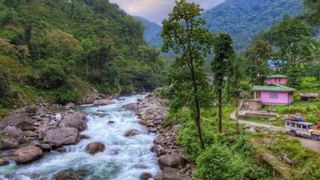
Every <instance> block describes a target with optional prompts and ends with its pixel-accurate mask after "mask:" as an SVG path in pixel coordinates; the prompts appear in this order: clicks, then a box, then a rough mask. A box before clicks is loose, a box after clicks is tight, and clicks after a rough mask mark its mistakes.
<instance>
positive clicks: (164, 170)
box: [136, 93, 194, 180]
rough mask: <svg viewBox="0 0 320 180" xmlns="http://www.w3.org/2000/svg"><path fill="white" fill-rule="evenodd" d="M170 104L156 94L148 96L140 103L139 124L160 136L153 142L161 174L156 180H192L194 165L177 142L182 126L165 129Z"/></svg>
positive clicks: (138, 109)
mask: <svg viewBox="0 0 320 180" xmlns="http://www.w3.org/2000/svg"><path fill="white" fill-rule="evenodd" d="M167 105H168V102H167V101H166V100H164V99H162V98H160V97H157V96H156V95H155V94H152V93H151V94H147V95H146V96H145V98H143V99H142V100H141V101H139V102H138V105H137V110H136V114H137V116H138V117H139V119H140V121H139V123H140V124H142V125H144V126H146V127H147V128H148V130H149V132H155V133H157V134H158V136H157V138H156V139H155V140H154V141H153V143H154V145H153V146H152V148H151V151H152V152H154V153H156V155H157V157H158V163H159V166H160V168H161V172H160V173H158V174H157V175H156V176H155V177H154V179H155V180H167V179H175V180H176V179H181V180H189V179H190V180H191V179H192V171H193V170H194V167H193V165H192V164H191V163H190V162H189V161H188V155H187V154H186V153H185V152H184V150H183V149H181V147H179V145H178V144H177V142H176V136H177V134H178V132H179V129H180V125H175V126H172V127H164V126H163V121H164V119H165V117H166V113H167Z"/></svg>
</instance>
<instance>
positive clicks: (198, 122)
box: [195, 95, 205, 149]
mask: <svg viewBox="0 0 320 180" xmlns="http://www.w3.org/2000/svg"><path fill="white" fill-rule="evenodd" d="M195 104H196V108H197V113H196V126H197V130H198V134H199V140H200V146H201V149H204V148H205V146H204V142H203V137H202V129H201V110H200V104H199V100H198V95H195Z"/></svg>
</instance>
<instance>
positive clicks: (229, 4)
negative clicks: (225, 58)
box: [203, 0, 303, 51]
mask: <svg viewBox="0 0 320 180" xmlns="http://www.w3.org/2000/svg"><path fill="white" fill-rule="evenodd" d="M302 9H303V0H276V1H275V0H227V1H226V2H224V3H222V4H221V5H219V6H217V7H215V8H213V9H211V10H207V11H205V12H204V14H203V17H204V18H205V19H206V21H207V27H208V28H209V29H210V30H212V31H214V32H227V33H230V34H231V36H232V38H233V40H234V47H235V49H236V50H238V51H239V50H240V51H241V50H244V49H245V48H246V47H247V46H248V45H249V44H250V42H251V41H252V40H253V39H254V38H255V36H256V35H258V34H259V33H260V32H261V31H264V30H267V29H268V28H270V26H271V25H272V24H274V23H276V22H279V21H281V20H282V18H283V16H284V15H290V16H296V15H298V14H300V13H301V12H302Z"/></svg>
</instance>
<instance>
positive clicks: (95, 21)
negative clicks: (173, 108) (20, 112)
mask: <svg viewBox="0 0 320 180" xmlns="http://www.w3.org/2000/svg"><path fill="white" fill-rule="evenodd" d="M158 55H159V52H158V51H157V50H155V49H154V48H151V47H149V46H148V45H147V44H146V43H145V42H144V39H143V26H142V24H141V23H140V22H139V21H137V20H135V19H134V18H133V17H131V16H128V15H127V14H126V13H125V12H124V11H122V10H120V9H119V8H118V6H117V5H114V4H110V3H109V2H108V1H106V0H90V1H89V0H70V1H66V0H55V1H47V0H0V99H1V101H0V104H1V106H2V107H4V106H11V105H13V104H22V103H29V102H32V101H34V100H35V99H36V97H38V96H42V97H44V98H45V99H48V100H51V101H53V102H58V103H66V102H69V101H77V100H79V99H81V96H85V94H86V93H87V92H88V91H90V90H91V89H92V88H91V87H92V86H94V87H95V88H96V89H98V90H99V91H100V92H103V93H106V94H119V93H121V94H126V93H131V92H137V91H143V90H150V89H153V88H154V87H156V86H157V85H158V84H159V83H160V82H159V81H160V80H161V78H160V77H159V73H160V69H161V61H160V60H159V57H158ZM146 75H147V76H146Z"/></svg>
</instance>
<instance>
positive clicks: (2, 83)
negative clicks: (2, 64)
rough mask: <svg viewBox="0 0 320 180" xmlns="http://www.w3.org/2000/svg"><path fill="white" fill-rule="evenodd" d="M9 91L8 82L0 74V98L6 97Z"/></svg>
mask: <svg viewBox="0 0 320 180" xmlns="http://www.w3.org/2000/svg"><path fill="white" fill-rule="evenodd" d="M9 91H10V88H9V82H8V80H7V78H6V76H5V75H4V74H3V73H2V72H0V98H4V97H5V96H6V95H8V94H9Z"/></svg>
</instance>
